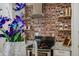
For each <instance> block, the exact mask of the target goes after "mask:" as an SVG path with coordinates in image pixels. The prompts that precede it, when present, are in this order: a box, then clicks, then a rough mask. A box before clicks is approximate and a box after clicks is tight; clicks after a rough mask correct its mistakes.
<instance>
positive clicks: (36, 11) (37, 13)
mask: <svg viewBox="0 0 79 59" xmlns="http://www.w3.org/2000/svg"><path fill="white" fill-rule="evenodd" d="M31 5H33V12H32V14H31V17H32V18H41V17H42V16H44V14H43V13H42V3H32V4H31Z"/></svg>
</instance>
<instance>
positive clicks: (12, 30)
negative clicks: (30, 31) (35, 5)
mask: <svg viewBox="0 0 79 59" xmlns="http://www.w3.org/2000/svg"><path fill="white" fill-rule="evenodd" d="M24 7H25V3H16V8H15V11H19V10H21V9H22V8H24ZM10 20H11V19H10V18H8V17H3V16H0V30H1V31H2V32H3V34H0V37H4V38H6V41H8V42H20V41H24V38H23V37H22V35H21V34H22V33H23V32H24V26H25V22H24V21H23V15H21V16H18V15H16V17H15V18H14V19H13V21H12V22H11V23H10V24H9V25H8V28H9V29H8V30H5V29H4V27H3V25H4V24H5V23H6V22H8V21H10Z"/></svg>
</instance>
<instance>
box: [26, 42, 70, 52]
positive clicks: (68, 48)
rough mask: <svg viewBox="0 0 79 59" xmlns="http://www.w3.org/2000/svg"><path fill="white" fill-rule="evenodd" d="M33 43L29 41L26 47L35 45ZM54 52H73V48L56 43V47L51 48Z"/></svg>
mask: <svg viewBox="0 0 79 59" xmlns="http://www.w3.org/2000/svg"><path fill="white" fill-rule="evenodd" d="M33 43H34V42H33V41H28V42H27V44H26V47H27V46H29V45H33ZM51 49H54V50H63V51H71V47H67V46H63V43H62V42H56V43H55V45H54V46H53V47H52V48H51ZM39 50H40V49H39Z"/></svg>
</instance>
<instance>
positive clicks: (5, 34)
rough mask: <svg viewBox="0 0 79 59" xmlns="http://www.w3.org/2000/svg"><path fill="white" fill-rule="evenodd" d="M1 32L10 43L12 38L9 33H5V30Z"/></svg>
mask: <svg viewBox="0 0 79 59" xmlns="http://www.w3.org/2000/svg"><path fill="white" fill-rule="evenodd" d="M0 30H1V31H2V32H3V34H4V36H5V38H6V39H8V41H9V40H10V39H11V38H10V37H9V36H8V35H7V33H6V32H5V30H3V29H0Z"/></svg>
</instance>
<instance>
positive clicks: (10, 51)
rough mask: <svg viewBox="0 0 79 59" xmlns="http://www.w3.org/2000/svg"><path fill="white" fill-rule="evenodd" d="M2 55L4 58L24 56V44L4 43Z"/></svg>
mask: <svg viewBox="0 0 79 59" xmlns="http://www.w3.org/2000/svg"><path fill="white" fill-rule="evenodd" d="M3 54H4V56H26V46H25V42H24V41H23V42H6V43H5V44H4V51H3Z"/></svg>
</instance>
